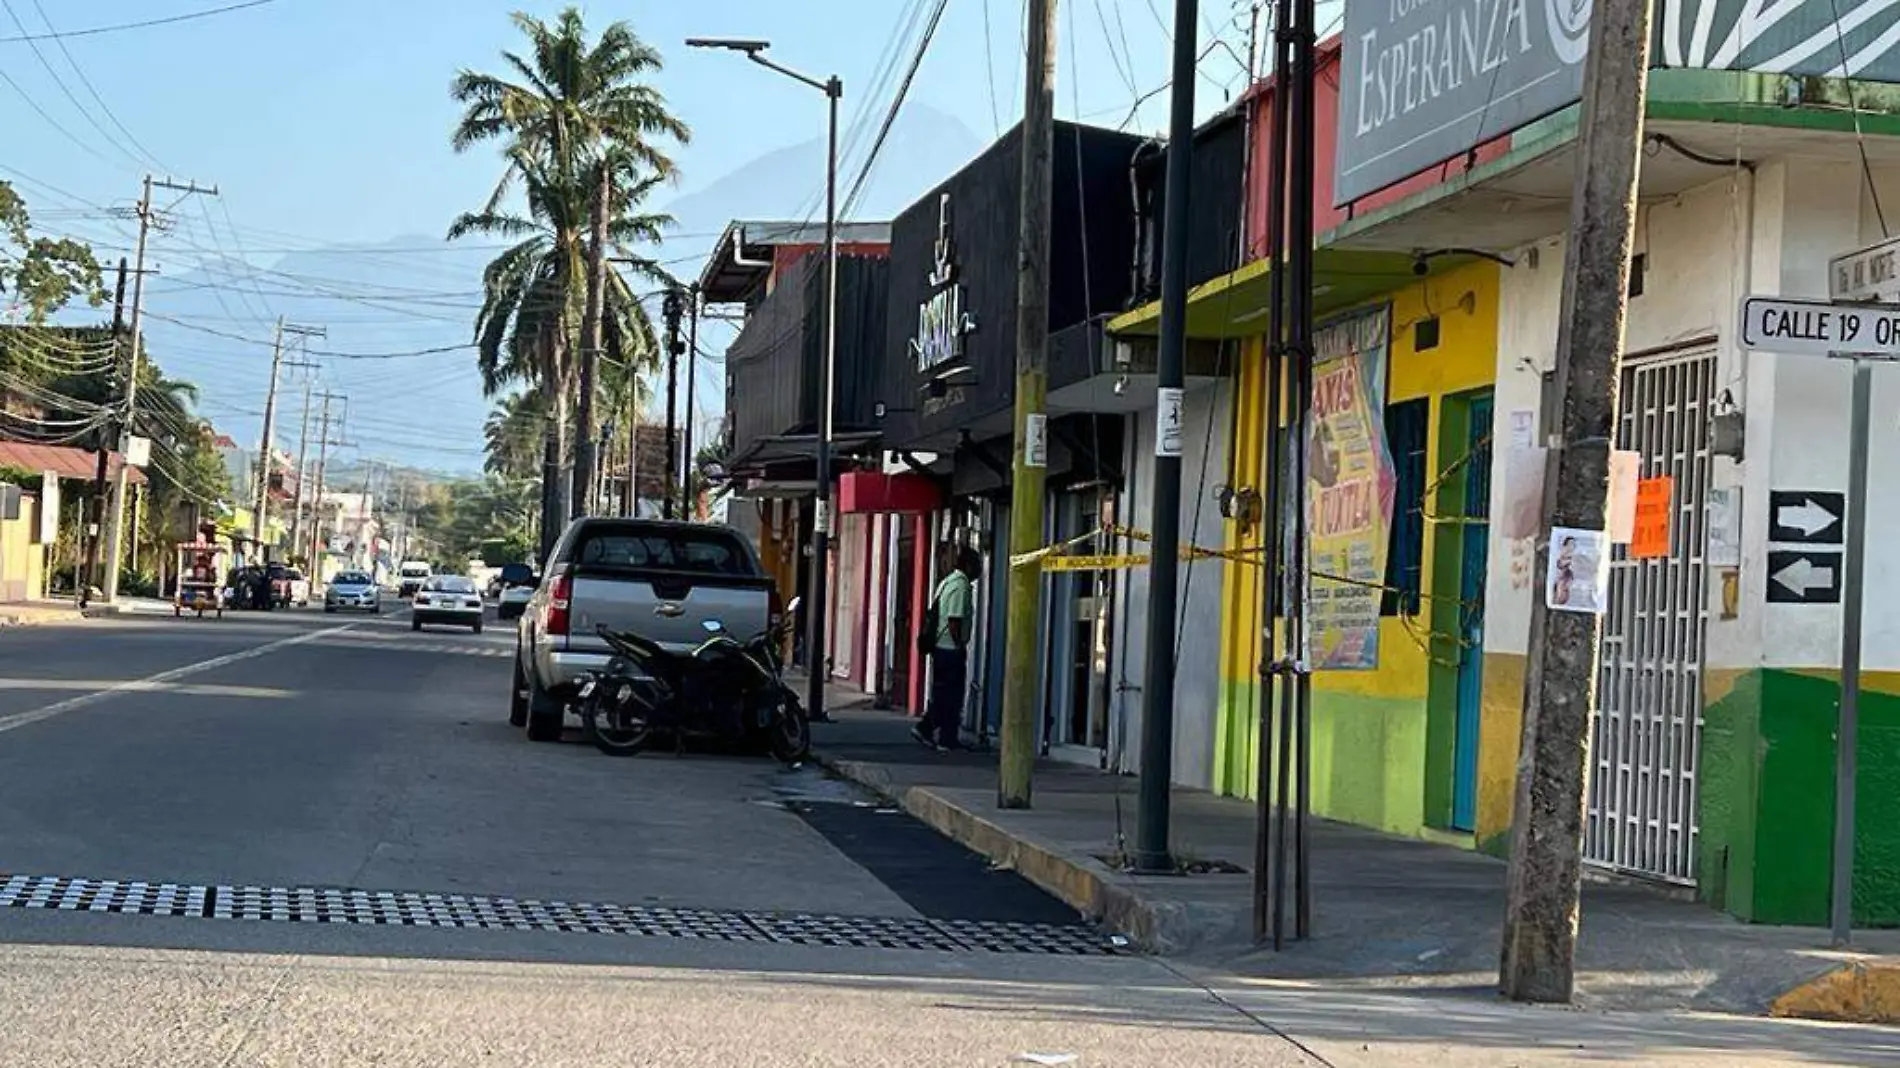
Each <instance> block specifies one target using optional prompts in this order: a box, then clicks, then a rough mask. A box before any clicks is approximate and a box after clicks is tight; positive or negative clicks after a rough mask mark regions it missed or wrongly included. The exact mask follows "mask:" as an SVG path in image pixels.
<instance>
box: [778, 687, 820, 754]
mask: <svg viewBox="0 0 1900 1068" xmlns="http://www.w3.org/2000/svg"><path fill="white" fill-rule="evenodd" d="M771 731H772V737H771V745H772V755H773V756H775V757H777V758H778V759H779V760H780V761H781V762H783V763H786V764H798V763H802V762H803V761H804V760H805V758H806V757H809V756H811V721H810V720H809V719H807V718H805V710H804V709H803V708H801V707H799V704H798V700H797V699H796V698H794V697H791V696H789V695H787V696H786V697H785V698H784V699H783V700H782V702H781V703H780V705H779V713H778V720H777V722H775V723H773V724H772V727H771Z"/></svg>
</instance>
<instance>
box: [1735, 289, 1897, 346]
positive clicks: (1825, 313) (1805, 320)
mask: <svg viewBox="0 0 1900 1068" xmlns="http://www.w3.org/2000/svg"><path fill="white" fill-rule="evenodd" d="M1742 347H1743V348H1745V349H1750V350H1753V351H1758V352H1784V353H1791V354H1804V355H1812V356H1831V355H1842V356H1874V357H1884V358H1887V359H1900V306H1895V305H1881V304H1831V303H1829V302H1827V301H1821V300H1783V299H1780V298H1777V297H1749V298H1748V299H1747V300H1745V301H1743V302H1742Z"/></svg>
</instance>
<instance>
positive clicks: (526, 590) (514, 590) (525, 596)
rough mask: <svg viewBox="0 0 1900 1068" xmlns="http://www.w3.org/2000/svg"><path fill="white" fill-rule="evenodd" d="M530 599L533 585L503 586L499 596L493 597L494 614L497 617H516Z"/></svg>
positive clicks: (518, 616) (525, 608) (524, 608)
mask: <svg viewBox="0 0 1900 1068" xmlns="http://www.w3.org/2000/svg"><path fill="white" fill-rule="evenodd" d="M532 600H534V587H533V586H503V587H502V588H501V596H500V597H497V598H495V616H496V618H498V619H518V618H520V616H521V613H522V612H524V611H526V610H527V607H528V602H529V601H532Z"/></svg>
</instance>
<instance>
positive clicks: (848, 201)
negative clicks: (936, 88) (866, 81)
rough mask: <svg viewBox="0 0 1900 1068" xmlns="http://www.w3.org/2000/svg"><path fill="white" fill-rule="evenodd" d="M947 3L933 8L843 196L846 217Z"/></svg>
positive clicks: (943, 0)
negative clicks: (888, 108)
mask: <svg viewBox="0 0 1900 1068" xmlns="http://www.w3.org/2000/svg"><path fill="white" fill-rule="evenodd" d="M948 6H950V0H937V6H936V8H934V9H933V10H932V11H931V12H930V22H929V23H928V24H927V25H925V26H924V35H923V37H922V38H921V39H919V40H918V42H917V50H916V51H915V52H913V53H912V54H911V58H910V67H909V69H907V70H905V71H904V80H903V81H902V82H899V83H898V85H897V96H896V97H895V98H893V99H892V100H891V107H890V110H889V111H887V112H885V113H884V124H883V125H882V126H880V127H878V131H877V139H876V140H874V141H872V142H871V152H870V154H869V155H867V156H866V157H865V158H864V166H863V169H861V170H859V171H858V178H857V181H855V182H853V183H851V192H850V193H849V194H847V195H846V196H845V198H844V211H843V212H842V214H843V215H845V216H847V217H849V216H850V214H851V210H852V208H854V207H856V206H857V202H858V195H859V194H860V193H862V192H863V191H864V183H865V182H867V181H869V180H870V178H871V170H872V168H874V167H876V166H877V157H878V153H880V152H882V151H883V150H884V142H885V140H886V139H887V138H889V137H890V135H891V127H892V126H894V125H896V123H897V115H898V112H900V111H902V110H903V109H904V98H905V97H907V96H909V95H910V86H911V83H912V82H914V81H916V80H917V70H918V68H919V67H922V66H923V64H924V56H925V54H926V53H928V52H929V51H930V42H931V39H932V38H934V37H936V36H937V25H938V24H939V23H940V22H942V21H943V12H944V9H945V8H946V7H948Z"/></svg>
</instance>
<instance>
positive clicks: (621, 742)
mask: <svg viewBox="0 0 1900 1068" xmlns="http://www.w3.org/2000/svg"><path fill="white" fill-rule="evenodd" d="M602 704H603V702H602V701H601V700H600V698H599V697H595V698H592V699H590V700H589V701H588V704H587V707H586V708H585V709H583V710H582V712H581V721H582V723H583V724H585V725H586V728H587V737H588V739H589V740H591V741H592V742H593V743H594V748H596V749H598V750H600V751H601V752H603V753H606V754H607V755H608V756H634V755H635V754H637V753H639V752H640V751H641V750H643V749H645V748H646V747H647V744H648V743H649V742H651V741H652V740H653V727H652V726H651V725H650V724H649V723H648V722H647V721H646V720H644V719H638V720H635V719H631V718H630V717H627V716H626V714H625V713H624V712H616V711H613V710H609V709H606V708H603V707H601V706H602ZM616 721H617V722H616Z"/></svg>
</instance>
